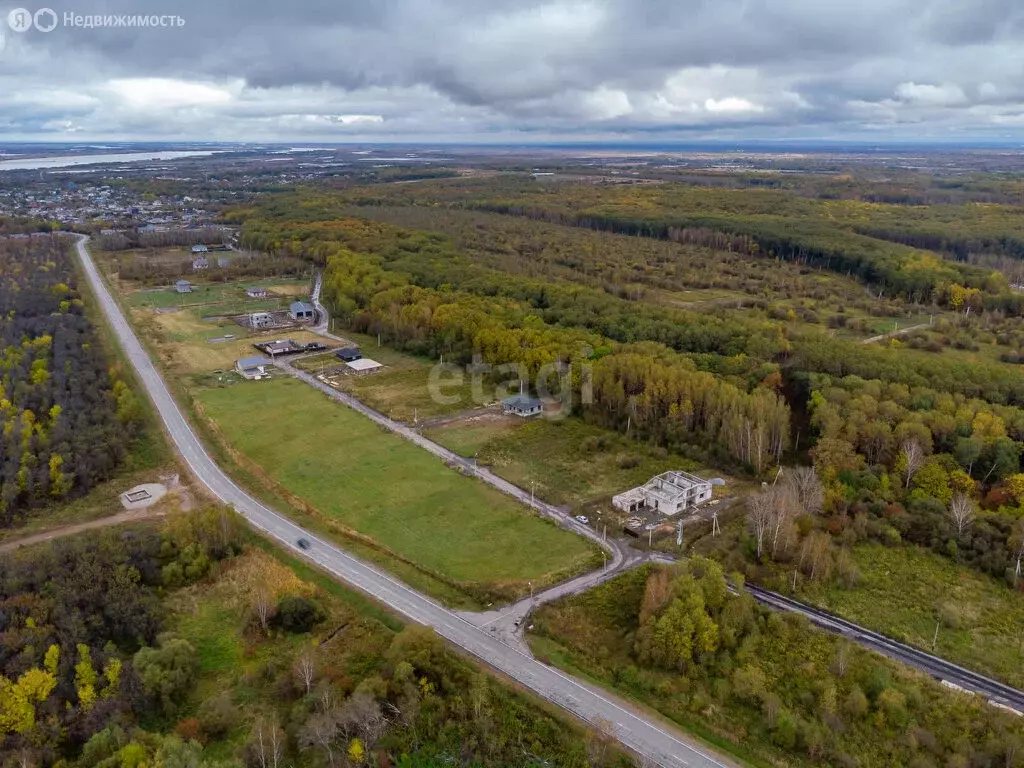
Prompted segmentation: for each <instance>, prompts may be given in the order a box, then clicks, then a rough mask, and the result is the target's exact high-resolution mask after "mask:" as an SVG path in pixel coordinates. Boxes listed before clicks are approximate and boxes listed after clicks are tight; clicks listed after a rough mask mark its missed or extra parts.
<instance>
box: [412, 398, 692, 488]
mask: <svg viewBox="0 0 1024 768" xmlns="http://www.w3.org/2000/svg"><path fill="white" fill-rule="evenodd" d="M424 434H426V435H427V436H428V437H430V438H431V439H432V440H435V441H437V442H438V443H440V444H441V445H444V446H445V447H446V448H448V449H450V450H452V451H455V452H456V453H458V454H460V455H462V456H466V457H472V456H474V455H475V456H476V457H477V461H479V462H480V464H484V465H487V466H488V467H490V468H491V469H492V470H493V471H494V472H495V473H496V474H498V475H500V476H501V477H504V478H505V479H506V480H509V481H511V482H513V483H515V484H517V485H519V486H521V487H523V488H529V487H530V484H531V483H536V493H537V495H538V496H539V497H540V498H542V499H545V500H546V501H548V502H550V503H552V504H571V505H580V504H584V503H587V502H591V501H595V500H599V499H605V498H607V497H609V496H613V495H614V494H616V493H619V492H620V491H623V490H625V489H627V488H632V487H634V486H637V485H640V484H641V483H645V482H647V480H649V479H650V478H651V477H652V476H653V475H657V474H659V473H661V472H665V471H667V470H670V469H682V470H686V471H691V472H692V471H696V470H699V469H700V467H698V466H697V465H696V464H695V463H694V462H693V461H690V460H689V459H686V458H683V457H682V456H676V455H673V454H670V453H668V452H667V451H665V450H663V449H658V448H652V447H650V446H648V445H647V444H645V443H638V442H636V441H633V440H629V439H627V438H626V437H624V436H622V435H620V434H618V433H616V432H611V431H609V430H606V429H602V428H601V427H597V426H593V425H590V424H586V423H585V422H583V421H581V420H579V419H575V418H566V419H561V420H556V419H541V418H535V419H531V420H528V421H524V420H522V419H518V418H503V417H500V416H498V417H495V416H490V415H488V416H483V417H478V418H471V419H467V420H465V421H460V422H454V423H452V424H447V425H442V426H439V427H436V428H433V429H427V430H425V431H424Z"/></svg>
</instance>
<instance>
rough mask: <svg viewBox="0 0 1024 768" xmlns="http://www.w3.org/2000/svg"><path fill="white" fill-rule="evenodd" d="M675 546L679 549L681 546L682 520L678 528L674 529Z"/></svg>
mask: <svg viewBox="0 0 1024 768" xmlns="http://www.w3.org/2000/svg"><path fill="white" fill-rule="evenodd" d="M676 546H677V547H680V548H681V547H682V546H683V521H682V520H680V521H679V525H678V527H677V529H676Z"/></svg>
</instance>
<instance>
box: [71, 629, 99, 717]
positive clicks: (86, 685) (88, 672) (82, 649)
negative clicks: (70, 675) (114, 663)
mask: <svg viewBox="0 0 1024 768" xmlns="http://www.w3.org/2000/svg"><path fill="white" fill-rule="evenodd" d="M75 690H76V691H77V692H78V703H79V704H80V705H81V707H82V709H85V710H88V709H91V708H92V705H93V703H95V701H96V670H95V668H93V665H92V654H91V653H90V652H89V646H87V645H85V644H84V643H79V644H78V663H77V664H75Z"/></svg>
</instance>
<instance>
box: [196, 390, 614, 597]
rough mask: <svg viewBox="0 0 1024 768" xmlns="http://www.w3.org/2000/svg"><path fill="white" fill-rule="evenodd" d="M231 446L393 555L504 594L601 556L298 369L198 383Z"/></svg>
mask: <svg viewBox="0 0 1024 768" xmlns="http://www.w3.org/2000/svg"><path fill="white" fill-rule="evenodd" d="M196 395H197V399H198V400H199V402H200V403H201V405H202V407H203V410H204V412H205V414H206V415H207V416H208V417H209V418H211V419H212V420H213V421H214V422H216V424H217V425H218V427H219V429H220V430H221V432H222V433H223V435H224V436H225V437H226V438H227V439H228V440H229V441H230V443H231V444H232V446H233V447H234V448H235V449H236V450H238V451H240V452H241V453H242V454H243V455H245V456H246V457H247V458H249V459H251V460H252V461H254V462H255V463H257V464H258V465H259V466H260V467H262V468H263V469H264V470H265V471H266V473H267V474H268V475H269V476H270V477H271V478H272V479H273V480H274V481H276V482H279V483H281V484H282V485H283V486H285V487H286V488H288V489H289V490H290V491H291V492H293V493H295V494H296V495H298V496H299V497H301V498H303V499H305V500H306V501H308V502H309V503H310V504H312V505H313V506H315V507H316V508H317V509H319V510H320V511H321V512H322V513H324V514H326V515H329V516H331V517H332V518H335V519H336V520H337V521H338V522H340V523H341V524H343V525H345V526H348V527H349V528H352V529H354V530H355V531H358V532H359V533H361V534H364V535H366V536H369V537H370V538H372V539H373V540H374V541H376V542H378V543H379V544H380V545H382V546H383V547H386V548H387V549H388V550H390V551H391V552H393V553H395V554H396V555H397V556H399V557H401V558H403V559H406V560H408V561H410V562H413V563H415V564H417V565H418V566H420V567H422V568H424V569H425V570H427V571H429V572H432V573H436V574H438V575H439V576H441V577H442V578H444V579H446V580H450V581H453V582H456V583H459V584H461V585H465V586H466V587H482V588H487V589H495V590H499V591H502V592H505V593H508V592H509V591H510V590H511V591H514V590H515V588H517V585H525V583H526V582H527V581H532V582H533V584H534V587H535V588H537V587H540V586H542V585H545V584H550V583H554V582H556V581H558V580H561V579H562V578H565V577H568V576H569V575H571V574H574V573H577V572H579V571H582V570H584V569H585V568H587V567H588V566H590V565H593V564H594V563H595V562H599V558H597V555H596V549H595V548H594V547H592V546H591V545H589V544H588V543H586V542H585V541H584V540H583V539H581V538H579V537H577V536H575V535H573V534H571V533H568V532H566V531H564V530H562V529H560V528H558V527H557V526H556V525H555V524H554V523H551V522H549V521H547V520H544V519H542V518H539V517H537V516H536V515H534V514H533V513H531V512H529V511H528V510H527V509H526V508H525V507H522V506H521V505H519V504H517V503H516V502H514V501H513V500H512V499H510V498H508V497H506V496H505V495H503V494H501V493H499V492H498V491H495V490H493V489H491V488H489V487H487V486H485V485H483V484H482V483H480V482H478V481H477V480H474V479H472V478H469V477H465V476H463V475H460V474H459V473H457V472H455V471H453V470H451V469H449V468H448V467H446V466H445V465H444V464H443V463H441V462H440V461H439V460H438V459H437V458H435V457H433V456H431V455H430V454H428V453H427V452H425V451H423V450H421V449H420V448H417V447H416V446H414V445H411V444H409V443H407V442H405V441H404V440H402V439H401V438H400V437H397V436H395V435H392V434H390V433H386V432H384V431H382V430H381V429H380V428H379V427H378V426H376V425H375V424H374V423H373V422H371V421H369V420H368V419H366V418H364V417H363V416H360V415H359V414H357V413H355V412H353V411H351V410H349V409H348V408H345V407H344V406H342V405H340V404H338V403H334V402H332V401H330V400H328V399H327V398H326V397H325V396H324V395H322V394H320V393H319V392H317V391H316V390H313V389H311V388H310V387H309V386H307V385H306V384H303V383H302V382H299V381H296V380H294V379H276V380H272V381H262V382H246V383H244V384H235V385H232V386H231V387H212V388H205V389H200V390H198V391H197V393H196Z"/></svg>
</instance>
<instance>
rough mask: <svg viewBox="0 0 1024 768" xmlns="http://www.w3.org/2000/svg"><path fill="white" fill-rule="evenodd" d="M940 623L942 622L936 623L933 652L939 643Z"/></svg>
mask: <svg viewBox="0 0 1024 768" xmlns="http://www.w3.org/2000/svg"><path fill="white" fill-rule="evenodd" d="M939 623H940V622H939V621H937V620H936V622H935V634H934V635H932V650H933V651H934V650H935V646H936V645H937V644H938V642H939Z"/></svg>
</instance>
